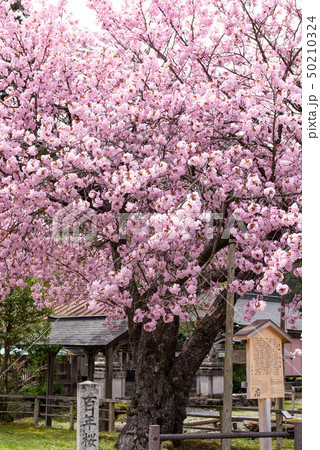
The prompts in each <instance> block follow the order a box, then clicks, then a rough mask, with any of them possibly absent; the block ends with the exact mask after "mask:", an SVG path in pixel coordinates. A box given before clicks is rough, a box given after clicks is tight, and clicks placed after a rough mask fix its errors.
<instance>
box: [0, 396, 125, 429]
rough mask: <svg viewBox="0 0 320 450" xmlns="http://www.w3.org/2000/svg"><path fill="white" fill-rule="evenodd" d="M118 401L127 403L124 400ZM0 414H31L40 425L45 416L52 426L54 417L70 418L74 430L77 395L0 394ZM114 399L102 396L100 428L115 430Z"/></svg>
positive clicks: (36, 423)
mask: <svg viewBox="0 0 320 450" xmlns="http://www.w3.org/2000/svg"><path fill="white" fill-rule="evenodd" d="M117 403H123V404H126V403H127V402H124V401H117ZM0 405H2V407H1V408H0V414H1V413H2V414H10V415H15V416H31V417H33V424H34V425H36V426H38V425H39V420H40V418H42V417H44V418H45V421H46V425H48V426H51V422H52V418H67V419H69V429H70V430H74V424H75V420H76V410H77V398H76V397H64V396H58V395H53V396H48V395H0ZM115 405H116V402H115V401H114V400H110V399H105V398H102V399H100V400H99V421H100V429H102V430H107V431H114V423H115V417H116V413H117V412H125V411H122V410H120V409H119V410H117V409H116V407H115Z"/></svg>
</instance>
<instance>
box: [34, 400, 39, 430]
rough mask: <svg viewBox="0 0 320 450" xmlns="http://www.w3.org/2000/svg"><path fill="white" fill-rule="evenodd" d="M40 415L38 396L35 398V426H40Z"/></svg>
mask: <svg viewBox="0 0 320 450" xmlns="http://www.w3.org/2000/svg"><path fill="white" fill-rule="evenodd" d="M39 417H40V399H38V398H36V399H35V400H34V410H33V425H34V426H35V427H38V426H39Z"/></svg>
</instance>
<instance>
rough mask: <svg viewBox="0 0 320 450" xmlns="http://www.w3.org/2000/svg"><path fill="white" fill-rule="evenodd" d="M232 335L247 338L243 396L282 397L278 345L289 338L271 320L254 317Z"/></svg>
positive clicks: (280, 348)
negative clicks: (245, 389)
mask: <svg viewBox="0 0 320 450" xmlns="http://www.w3.org/2000/svg"><path fill="white" fill-rule="evenodd" d="M235 336H237V337H241V339H243V340H246V341H247V348H246V352H247V397H248V398H255V399H259V398H280V397H284V373H283V350H282V347H283V346H282V344H283V343H284V342H290V340H291V339H290V337H289V336H288V335H287V334H286V333H284V332H283V331H282V330H281V329H280V328H279V327H278V326H277V325H275V324H274V323H273V322H272V321H271V320H257V321H255V322H253V323H252V324H251V325H248V326H247V327H245V328H243V329H242V330H240V331H239V332H238V333H236V334H235Z"/></svg>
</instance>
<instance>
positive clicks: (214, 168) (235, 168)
mask: <svg viewBox="0 0 320 450" xmlns="http://www.w3.org/2000/svg"><path fill="white" fill-rule="evenodd" d="M89 4H90V6H91V7H92V8H93V9H94V10H95V11H96V13H97V16H98V17H99V20H100V22H101V24H102V30H101V31H97V33H96V34H95V35H91V34H90V33H89V32H88V31H81V30H80V29H79V28H78V27H77V24H76V23H75V22H73V21H72V20H71V19H70V18H66V12H65V11H64V9H63V2H61V3H60V4H59V5H58V7H56V8H55V7H53V6H45V5H43V8H42V9H41V12H37V11H35V10H32V8H31V6H32V5H31V4H29V3H28V1H27V0H26V1H25V2H24V8H25V13H24V14H25V17H24V19H23V20H22V21H21V23H20V22H19V21H17V20H16V18H15V13H14V12H13V11H12V10H11V9H10V7H9V5H8V3H7V2H4V1H1V2H0V21H1V28H2V30H3V31H2V35H1V40H0V90H1V98H0V136H1V140H0V171H1V184H0V217H1V234H0V272H1V280H2V286H1V295H2V298H5V296H6V295H8V294H10V292H11V290H12V289H14V288H15V287H16V286H23V285H24V284H25V280H26V279H27V278H28V277H30V276H32V278H33V279H36V280H38V282H37V283H36V284H34V285H33V287H32V290H33V298H34V300H35V303H36V304H37V305H38V307H39V308H41V307H43V306H49V305H52V302H56V303H57V302H60V303H65V302H74V301H77V300H78V299H80V298H85V299H87V302H88V306H89V307H92V308H94V307H95V306H96V305H97V304H99V305H101V304H103V305H105V311H106V315H107V323H109V324H112V323H113V321H114V320H115V319H121V318H127V320H128V327H129V339H130V347H131V352H132V358H133V363H134V367H135V374H136V378H135V392H134V395H133V398H132V403H131V407H130V409H129V413H128V420H127V424H126V427H125V429H124V431H123V432H122V433H121V435H120V437H119V440H118V446H119V448H121V449H131V448H136V449H139V448H144V447H145V445H146V437H145V433H146V431H147V429H148V425H149V424H151V423H153V424H160V425H161V430H162V432H164V433H166V432H171V433H174V432H181V430H182V423H183V420H184V418H185V416H186V413H185V409H186V403H187V399H188V393H189V390H190V387H191V383H192V380H193V377H194V375H195V373H196V371H197V369H198V368H199V366H200V364H201V362H202V360H203V359H204V357H205V356H206V354H207V353H208V351H209V350H210V348H211V346H212V342H213V340H214V339H215V337H216V336H217V334H218V332H219V331H220V330H221V328H222V326H223V323H224V319H225V304H226V292H227V290H232V291H234V292H235V293H236V294H237V295H242V294H244V293H246V292H249V291H255V292H257V295H263V294H271V293H273V292H278V293H279V294H281V295H284V294H286V293H288V292H289V287H288V285H287V284H286V276H287V274H288V273H292V272H294V274H295V276H297V277H300V276H301V214H300V213H301V47H300V40H301V36H300V32H301V11H300V9H299V6H297V4H296V2H295V1H294V0H268V1H265V2H260V1H257V0H229V1H228V2H222V1H220V0H215V1H214V2H210V3H208V2H206V1H204V0H197V1H193V0H176V1H175V2H171V1H167V0H149V1H143V0H141V1H138V0H135V1H128V2H125V3H124V5H123V8H122V10H121V11H120V12H118V11H115V10H113V8H112V4H111V3H109V2H107V1H101V0H90V2H89ZM241 225H242V226H241ZM244 228H245V229H244ZM229 235H232V236H233V237H234V238H235V239H236V280H235V281H234V282H233V283H232V284H230V285H227V283H226V279H227V273H226V270H227V269H226V267H227V264H226V263H227V247H228V237H229ZM295 303H297V301H296V300H295ZM261 304H262V303H261V301H260V299H259V298H258V297H257V299H256V300H255V301H252V302H251V303H250V304H248V305H247V307H246V311H245V314H246V315H247V317H248V318H252V313H253V312H254V311H255V310H256V309H257V308H258V307H261ZM299 305H300V303H299ZM299 307H300V306H299ZM197 309H198V310H199V309H201V317H202V319H201V320H199V321H198V322H197V324H196V326H195V328H194V332H193V334H192V335H191V337H190V338H189V339H188V340H187V341H186V342H185V344H184V345H183V347H182V349H180V352H179V353H178V354H177V348H178V347H177V344H178V334H179V327H180V324H181V322H184V321H188V320H190V315H192V313H193V312H194V311H195V310H197ZM128 431H130V433H128Z"/></svg>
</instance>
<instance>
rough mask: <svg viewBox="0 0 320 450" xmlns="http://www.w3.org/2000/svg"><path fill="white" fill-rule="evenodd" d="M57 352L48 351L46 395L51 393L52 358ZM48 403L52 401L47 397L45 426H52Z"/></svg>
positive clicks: (52, 377) (52, 379)
mask: <svg viewBox="0 0 320 450" xmlns="http://www.w3.org/2000/svg"><path fill="white" fill-rule="evenodd" d="M56 354H57V352H55V353H49V356H48V373H47V392H46V395H47V396H51V395H53V383H54V360H55V357H56ZM50 403H52V400H51V399H47V406H46V427H51V426H52V416H51V414H52V407H51V406H50Z"/></svg>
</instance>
